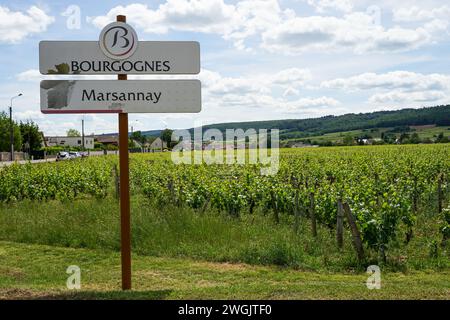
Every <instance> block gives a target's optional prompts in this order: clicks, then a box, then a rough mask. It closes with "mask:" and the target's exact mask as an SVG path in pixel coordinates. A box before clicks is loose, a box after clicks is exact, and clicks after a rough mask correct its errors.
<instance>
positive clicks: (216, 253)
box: [0, 195, 450, 272]
mask: <svg viewBox="0 0 450 320" xmlns="http://www.w3.org/2000/svg"><path fill="white" fill-rule="evenodd" d="M419 216H420V217H421V218H420V220H419V221H418V223H417V225H419V226H420V229H418V230H416V232H415V234H416V237H414V238H413V240H412V241H411V243H410V244H409V245H404V244H403V242H402V241H403V240H402V237H399V239H400V240H399V242H398V243H392V244H391V245H390V247H389V248H388V263H387V264H386V265H385V266H384V267H385V268H386V269H388V270H390V271H402V272H407V271H408V270H436V271H440V270H445V269H450V259H449V253H448V252H447V251H446V250H445V248H442V249H441V248H439V249H438V252H437V253H438V255H437V256H435V257H430V252H431V249H432V247H431V245H432V244H433V241H436V242H438V241H439V232H438V228H437V227H436V225H437V217H436V216H435V215H433V214H423V215H419ZM119 220H120V219H119V206H118V202H117V200H116V199H114V198H111V197H108V198H106V199H103V200H96V199H79V200H74V201H70V202H61V201H48V202H44V203H42V202H34V201H29V200H24V201H20V202H17V203H9V204H0V240H4V241H13V242H21V243H37V244H46V245H54V246H62V247H71V248H91V249H106V250H113V251H119V249H120V237H119V235H120V230H119ZM293 224H294V223H293V221H292V217H290V216H286V215H284V216H282V221H281V223H280V224H275V223H274V221H273V218H272V214H271V213H270V212H264V211H261V210H260V211H257V212H255V213H254V214H253V215H250V214H245V215H243V216H242V217H241V218H231V217H229V216H227V215H226V214H225V213H219V212H214V211H208V212H206V213H203V214H202V213H199V212H196V211H194V210H192V209H189V208H177V207H172V206H168V207H165V208H158V207H157V206H155V205H154V204H153V203H152V202H150V201H149V200H147V199H146V198H145V197H143V196H139V195H135V196H133V197H132V247H133V250H134V252H136V253H137V254H140V255H147V256H157V257H183V258H191V259H199V260H207V261H212V262H231V263H248V264H253V265H278V266H283V267H290V268H292V269H296V270H305V271H317V272H361V271H364V270H365V267H366V266H367V265H369V264H376V263H377V254H376V252H370V251H367V253H368V259H367V261H366V262H365V263H364V264H359V263H358V262H357V259H356V255H355V252H354V249H353V246H352V243H351V235H350V232H349V230H347V228H346V230H345V236H344V239H345V242H344V248H343V249H342V250H338V248H337V246H336V241H335V231H334V230H331V229H328V228H326V227H323V226H319V229H318V237H317V238H313V237H312V236H311V230H310V221H309V220H308V219H302V220H301V223H300V228H299V230H298V232H297V233H294V230H293Z"/></svg>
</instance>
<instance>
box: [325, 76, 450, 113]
mask: <svg viewBox="0 0 450 320" xmlns="http://www.w3.org/2000/svg"><path fill="white" fill-rule="evenodd" d="M321 87H322V88H326V89H337V90H345V91H346V92H354V91H362V90H368V91H375V93H373V94H372V95H371V96H370V97H369V99H368V102H369V103H370V104H375V105H386V104H396V105H399V106H403V107H405V106H408V107H414V106H418V105H431V104H438V103H445V102H446V101H448V99H449V98H450V76H449V75H443V74H427V75H425V74H421V73H414V72H408V71H394V72H388V73H384V74H375V73H364V74H360V75H357V76H353V77H349V78H340V79H334V80H329V81H324V82H322V84H321Z"/></svg>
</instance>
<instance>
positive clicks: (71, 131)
mask: <svg viewBox="0 0 450 320" xmlns="http://www.w3.org/2000/svg"><path fill="white" fill-rule="evenodd" d="M66 135H67V136H68V137H81V134H80V132H79V131H78V130H75V129H69V130H67V133H66Z"/></svg>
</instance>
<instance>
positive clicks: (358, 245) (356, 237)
mask: <svg viewBox="0 0 450 320" xmlns="http://www.w3.org/2000/svg"><path fill="white" fill-rule="evenodd" d="M343 207H344V212H345V214H346V216H347V220H348V224H349V225H350V230H351V232H352V238H353V246H354V247H355V250H356V253H357V255H358V260H359V261H360V262H361V261H363V260H364V248H363V245H362V241H361V235H360V233H359V230H358V227H357V225H356V222H355V218H354V217H353V214H352V211H351V210H350V206H349V205H348V203H344V205H343Z"/></svg>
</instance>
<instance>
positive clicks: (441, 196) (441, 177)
mask: <svg viewBox="0 0 450 320" xmlns="http://www.w3.org/2000/svg"><path fill="white" fill-rule="evenodd" d="M443 180H444V175H443V174H442V173H441V174H439V178H438V191H437V192H438V213H441V212H442V203H443V199H444V195H443V192H442V183H443V182H444V181H443Z"/></svg>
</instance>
